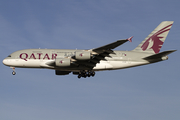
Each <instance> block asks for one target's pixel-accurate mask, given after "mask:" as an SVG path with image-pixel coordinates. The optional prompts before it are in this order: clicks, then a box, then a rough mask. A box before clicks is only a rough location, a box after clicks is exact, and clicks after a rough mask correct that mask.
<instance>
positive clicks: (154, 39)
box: [141, 24, 172, 53]
mask: <svg viewBox="0 0 180 120" xmlns="http://www.w3.org/2000/svg"><path fill="white" fill-rule="evenodd" d="M170 26H172V24H170V25H168V26H166V27H164V28H162V29H161V30H159V31H157V32H156V33H154V34H153V35H152V36H151V37H149V38H148V39H147V40H146V41H145V42H144V44H143V45H142V46H141V48H142V50H143V51H145V50H147V49H153V51H154V52H155V53H159V51H160V49H161V47H162V45H163V41H161V40H160V39H162V38H164V37H163V36H159V35H161V34H162V33H165V32H167V31H169V30H170V28H169V27H170Z"/></svg>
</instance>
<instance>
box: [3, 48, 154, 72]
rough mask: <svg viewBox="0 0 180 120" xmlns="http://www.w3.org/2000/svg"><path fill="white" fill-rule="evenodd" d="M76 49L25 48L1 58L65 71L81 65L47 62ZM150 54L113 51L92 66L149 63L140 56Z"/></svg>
mask: <svg viewBox="0 0 180 120" xmlns="http://www.w3.org/2000/svg"><path fill="white" fill-rule="evenodd" d="M75 51H77V50H60V49H27V50H20V51H16V52H14V53H12V54H11V55H9V56H8V57H7V58H5V59H4V60H3V64H5V65H6V66H10V67H20V68H47V69H56V70H66V71H80V70H83V69H86V68H84V67H83V66H81V67H79V66H73V65H72V66H68V67H56V66H50V65H48V63H51V62H53V61H55V59H56V58H68V57H72V56H73V55H74V53H75ZM149 55H151V54H147V53H146V54H144V53H141V52H140V53H138V52H134V51H115V54H110V56H109V57H105V60H101V61H100V62H99V63H97V64H96V66H94V67H93V69H92V70H94V71H102V70H114V69H123V68H128V67H134V66H139V65H144V64H149V63H150V62H149V61H146V60H144V59H142V58H144V57H146V56H149Z"/></svg>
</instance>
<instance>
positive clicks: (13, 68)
mask: <svg viewBox="0 0 180 120" xmlns="http://www.w3.org/2000/svg"><path fill="white" fill-rule="evenodd" d="M11 68H12V70H13V72H12V74H13V75H15V74H16V72H15V67H11Z"/></svg>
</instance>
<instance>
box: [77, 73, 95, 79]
mask: <svg viewBox="0 0 180 120" xmlns="http://www.w3.org/2000/svg"><path fill="white" fill-rule="evenodd" d="M91 76H92V77H94V76H95V72H94V71H87V72H86V71H81V72H79V74H78V78H81V77H84V78H86V77H91Z"/></svg>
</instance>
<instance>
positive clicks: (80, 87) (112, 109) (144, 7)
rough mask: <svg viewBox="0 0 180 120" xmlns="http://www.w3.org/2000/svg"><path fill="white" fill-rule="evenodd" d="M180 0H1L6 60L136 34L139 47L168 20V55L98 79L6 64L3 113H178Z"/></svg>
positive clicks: (49, 118) (134, 119)
mask: <svg viewBox="0 0 180 120" xmlns="http://www.w3.org/2000/svg"><path fill="white" fill-rule="evenodd" d="M179 5H180V1H178V0H134V1H133V0H1V1H0V41H1V44H0V60H1V61H2V60H3V59H4V58H5V57H7V56H8V55H9V54H11V53H12V52H14V51H17V50H21V49H29V48H56V49H76V48H77V49H92V48H96V47H100V46H102V45H105V44H108V43H111V42H114V41H116V40H119V39H126V38H128V37H130V36H134V38H133V42H132V43H130V42H127V43H125V44H123V45H122V46H120V47H118V48H116V50H132V49H134V48H135V47H136V46H137V45H138V44H139V43H141V41H142V40H143V39H144V38H145V37H146V36H147V35H148V34H149V33H150V32H151V31H152V30H153V29H154V28H155V27H156V26H157V25H159V24H160V23H161V22H162V21H169V20H170V21H174V24H173V26H172V28H171V31H170V32H169V35H168V36H167V39H166V41H165V43H164V45H163V47H162V49H161V51H164V50H173V49H177V50H178V51H176V52H175V53H172V54H170V55H169V60H167V61H163V62H159V63H155V64H151V65H146V66H141V67H135V68H128V69H122V70H115V71H104V72H97V73H96V76H95V77H94V78H92V77H90V78H86V79H83V78H82V79H80V80H79V79H78V78H77V76H74V75H72V74H70V75H69V76H56V75H55V73H54V70H47V69H22V68H17V69H16V72H17V74H16V75H15V76H13V75H12V74H11V73H12V69H10V68H9V67H7V66H4V65H3V64H2V63H1V64H0V119H1V120H170V119H171V120H179V119H180V87H179V86H180V64H179V59H180V56H179V50H180V47H179V46H180V40H179V34H180V23H179V22H180V16H179V15H180V7H179Z"/></svg>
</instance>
